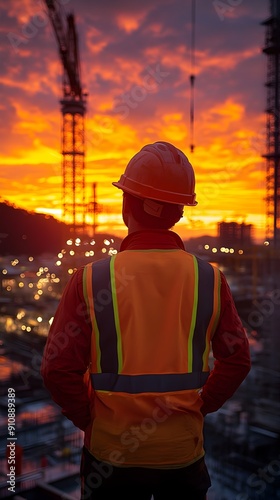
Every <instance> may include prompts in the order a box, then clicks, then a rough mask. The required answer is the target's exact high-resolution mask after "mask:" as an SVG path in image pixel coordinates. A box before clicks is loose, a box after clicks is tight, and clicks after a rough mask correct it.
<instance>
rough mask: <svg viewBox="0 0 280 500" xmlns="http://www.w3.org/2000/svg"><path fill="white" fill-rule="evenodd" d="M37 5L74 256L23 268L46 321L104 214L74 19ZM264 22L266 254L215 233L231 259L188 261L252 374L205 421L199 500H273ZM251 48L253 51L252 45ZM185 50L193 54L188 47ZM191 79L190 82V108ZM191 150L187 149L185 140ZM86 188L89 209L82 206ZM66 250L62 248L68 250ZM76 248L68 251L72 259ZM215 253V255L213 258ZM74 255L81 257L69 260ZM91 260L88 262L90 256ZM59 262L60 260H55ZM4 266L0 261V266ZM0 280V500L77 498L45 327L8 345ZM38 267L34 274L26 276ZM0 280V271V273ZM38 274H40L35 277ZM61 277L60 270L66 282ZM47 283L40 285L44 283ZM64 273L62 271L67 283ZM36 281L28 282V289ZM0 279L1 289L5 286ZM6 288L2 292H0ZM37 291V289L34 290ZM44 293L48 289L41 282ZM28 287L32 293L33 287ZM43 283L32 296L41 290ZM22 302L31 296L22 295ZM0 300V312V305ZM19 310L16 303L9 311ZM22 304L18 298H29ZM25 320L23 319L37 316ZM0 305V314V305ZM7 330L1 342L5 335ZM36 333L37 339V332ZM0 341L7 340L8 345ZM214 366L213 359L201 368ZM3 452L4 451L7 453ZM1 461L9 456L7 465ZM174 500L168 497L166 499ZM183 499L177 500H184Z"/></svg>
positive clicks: (276, 103)
mask: <svg viewBox="0 0 280 500" xmlns="http://www.w3.org/2000/svg"><path fill="white" fill-rule="evenodd" d="M45 6H46V9H47V12H48V16H49V22H50V24H51V26H52V30H53V34H54V36H55V39H56V44H57V48H58V54H57V57H58V58H59V59H60V63H61V67H62V73H63V78H62V95H61V99H60V110H59V109H58V113H59V112H60V113H61V118H62V127H61V178H62V203H61V204H62V210H63V220H64V222H65V223H67V224H68V225H69V226H70V227H71V233H72V235H73V237H72V241H71V243H69V248H70V247H71V251H73V249H74V250H75V252H76V255H75V263H74V264H73V265H72V264H69V262H70V259H71V257H70V254H69V256H68V262H67V267H66V263H65V267H63V265H62V266H61V269H58V268H57V267H55V266H54V262H51V261H46V262H39V261H38V262H35V261H34V262H32V263H30V262H29V263H25V264H26V265H28V266H29V270H30V275H32V277H33V278H34V284H35V280H37V281H38V277H39V278H40V279H42V280H43V278H46V279H50V277H49V276H51V277H52V289H50V288H49V289H48V292H47V293H46V294H45V303H44V307H45V308H48V310H49V311H50V314H49V316H51V315H53V314H54V311H55V307H56V306H57V303H58V300H59V297H60V296H61V291H62V287H63V286H64V284H65V281H64V280H65V278H64V279H63V272H64V271H65V270H66V269H68V268H70V267H71V272H74V271H75V269H76V268H77V266H78V265H79V264H81V263H83V262H84V255H85V254H84V246H83V244H84V243H85V244H86V245H87V251H88V252H90V251H91V250H92V247H91V246H90V245H91V242H92V241H93V239H94V238H95V237H96V234H97V232H98V216H99V214H100V213H101V212H102V211H103V212H104V211H105V212H106V210H107V211H108V212H110V208H109V207H106V206H102V205H101V204H99V202H98V197H97V194H98V184H97V183H96V182H94V183H93V184H92V185H91V186H90V187H89V186H87V180H86V147H85V129H86V111H87V101H88V99H90V96H89V95H88V94H87V92H86V91H85V90H84V86H83V83H82V78H81V61H80V53H79V44H78V39H79V36H78V30H77V27H76V22H75V16H74V14H73V13H71V14H67V16H66V18H65V17H64V11H62V10H61V9H60V5H59V3H58V2H56V1H54V0H45ZM269 12H270V15H269V17H268V18H267V19H264V20H263V23H262V26H263V43H262V46H261V47H260V49H261V50H262V53H263V54H262V55H263V58H264V61H265V64H266V74H264V86H265V89H266V90H265V91H266V102H264V103H263V107H264V113H265V117H266V129H265V136H266V151H265V154H264V155H263V161H264V162H265V172H266V173H265V178H264V179H263V183H265V186H266V198H265V203H266V244H265V245H263V246H258V245H255V246H254V245H252V244H251V236H250V231H251V227H250V225H246V224H243V223H242V224H235V223H231V224H230V225H227V224H226V223H221V224H220V225H219V237H220V239H221V241H224V240H223V238H224V239H225V241H228V247H229V248H230V247H232V248H233V251H232V252H231V250H229V248H227V250H228V251H223V252H222V253H221V252H219V253H218V252H217V253H216V254H215V253H213V252H212V253H211V255H209V248H206V245H205V246H204V247H200V248H197V251H196V253H197V255H198V256H199V257H201V258H203V259H205V260H209V261H211V262H215V263H216V264H217V265H218V266H220V267H221V268H222V269H223V270H224V272H225V275H226V277H227V279H228V282H229V284H230V286H231V289H232V293H233V297H234V300H235V303H236V308H237V310H238V313H239V315H240V317H241V318H242V321H243V324H244V327H245V329H246V332H247V334H248V338H249V342H250V348H251V357H252V369H251V371H250V373H249V375H248V377H247V378H246V379H245V381H244V382H243V383H242V385H241V386H240V388H239V389H238V390H237V392H236V393H235V394H234V396H233V397H232V398H231V399H230V400H229V401H227V402H226V404H225V405H224V406H223V407H222V408H221V409H220V410H218V411H217V412H215V413H213V414H209V415H207V416H206V418H205V450H206V463H207V467H208V469H209V473H210V476H211V480H212V486H211V488H210V489H209V492H208V496H207V499H208V500H268V499H269V500H277V499H280V335H279V333H280V326H279V325H280V1H279V0H270V1H269ZM260 44H261V41H260ZM192 50H193V51H195V45H194V41H193V47H192ZM194 82H195V75H194V73H193V72H191V74H190V85H191V90H192V92H191V96H192V97H191V99H193V98H194V97H193V96H194V94H193V86H194ZM193 126H194V103H193V101H192V100H191V103H190V129H192V127H193ZM190 147H191V148H192V149H194V139H193V137H191V145H190ZM86 187H87V188H89V191H90V192H91V197H90V199H86V192H88V190H87V189H86ZM238 239H240V242H242V245H243V247H244V248H245V250H244V254H243V250H242V254H241V251H240V253H239V255H238V253H237V249H238V248H241V246H240V247H236V248H234V244H235V242H236V241H237V240H238ZM71 245H72V246H71ZM74 247H75V248H74ZM223 248H224V247H223ZM79 251H81V256H80V257H79ZM117 251H118V248H117V245H115V243H114V241H113V240H104V241H102V242H100V248H99V253H98V252H97V253H96V254H95V258H100V257H101V256H102V255H105V254H106V255H107V254H109V255H113V254H114V253H116V252H117ZM92 255H93V254H90V253H89V255H88V256H92ZM58 259H59V260H60V261H63V251H61V256H60V257H58ZM7 262H8V261H7ZM1 266H2V268H3V269H7V270H8V271H7V272H6V275H4V276H3V278H0V281H1V279H2V283H1V292H2V295H3V307H5V309H3V310H2V311H1V314H2V317H3V321H2V323H1V324H0V356H1V357H2V360H3V365H2V366H3V372H2V373H1V375H2V379H1V381H0V469H1V473H0V498H7V499H14V500H37V499H38V498H40V499H41V500H59V499H61V500H75V499H76V500H77V499H78V498H80V496H79V495H80V476H79V471H80V453H81V447H82V445H83V433H82V431H80V430H79V429H77V428H75V427H74V425H73V424H72V423H71V422H70V421H68V420H67V419H65V418H64V417H62V415H61V413H60V411H59V408H58V407H57V406H56V405H55V404H54V403H53V402H52V401H51V400H50V397H49V395H48V393H47V391H46V390H45V389H44V387H43V383H42V380H41V378H40V376H39V371H40V361H41V359H42V352H43V348H44V345H45V341H46V334H47V327H48V326H49V325H47V324H46V325H42V324H41V325H40V328H41V329H42V331H43V326H44V327H45V330H44V331H43V335H40V334H38V325H37V326H36V328H37V330H36V328H35V327H34V328H33V329H31V331H30V330H26V328H25V331H24V334H25V335H24V336H23V335H21V336H19V335H17V330H18V329H19V328H20V329H21V330H24V329H23V328H22V325H23V316H24V314H25V313H24V314H23V313H22V314H23V316H22V318H21V317H20V313H19V310H18V308H17V305H16V304H17V303H20V304H21V310H24V305H23V304H24V302H25V301H26V302H27V295H24V294H23V291H22V290H20V291H18V292H17V293H18V294H21V295H20V296H19V295H18V296H15V297H16V298H14V300H13V301H10V302H9V299H8V298H7V297H8V292H7V287H13V286H15V289H16V288H17V289H18V287H17V286H16V285H17V284H18V283H19V282H22V281H23V280H24V278H23V277H22V276H21V275H20V274H17V273H16V271H15V270H14V271H13V269H11V266H10V268H9V267H8V263H6V267H4V266H5V264H3V265H2V264H1ZM36 266H37V267H36ZM1 271H2V269H1ZM38 272H39V273H41V275H40V274H38ZM68 272H69V271H68ZM48 273H49V275H48ZM69 274H70V272H69ZM36 276H37V278H36ZM5 280H6V281H5ZM8 281H9V282H8ZM37 281H36V283H37ZM48 285H49V282H48ZM34 286H35V285H34ZM44 286H45V285H44V283H43V281H42V289H43V287H44ZM29 292H30V290H29ZM4 299H5V301H4ZM17 299H18V302H17ZM28 300H29V297H28ZM38 304H39V300H38V301H37V304H36V305H33V306H32V305H31V306H30V303H29V309H32V307H33V309H34V311H35V313H34V317H35V316H36V318H37V317H40V316H41V315H42V310H43V306H42V305H41V309H40V308H39V305H38ZM1 305H2V304H1ZM9 328H10V331H9V330H8V329H9ZM42 331H41V332H39V333H42ZM7 332H9V333H8V334H7ZM21 333H22V332H21ZM212 361H213V360H212ZM7 387H13V388H15V391H16V395H17V410H16V411H17V441H16V444H15V441H13V440H11V443H12V444H13V447H10V449H9V451H8V454H7V435H6V434H7V426H6V419H5V415H6V414H5V412H6V391H7ZM12 444H11V446H12ZM9 453H10V455H9ZM15 456H16V458H17V460H16V463H17V469H16V471H15V473H14V475H11V476H9V487H7V460H8V458H9V457H10V459H11V458H13V457H15ZM173 498H174V499H176V491H174V494H172V496H170V499H171V500H172V499H173ZM186 498H187V496H186Z"/></svg>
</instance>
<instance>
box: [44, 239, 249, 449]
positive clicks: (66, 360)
mask: <svg viewBox="0 0 280 500" xmlns="http://www.w3.org/2000/svg"><path fill="white" fill-rule="evenodd" d="M152 248H153V249H155V248H157V249H178V248H179V249H184V245H183V242H182V241H181V239H180V238H179V236H178V235H177V234H176V233H174V232H172V231H141V232H140V231H139V232H135V233H132V234H130V235H129V236H127V237H126V238H125V239H124V240H123V242H122V245H121V248H120V251H123V250H139V249H141V250H143V249H147V250H148V249H152ZM220 300H221V311H220V319H219V323H218V325H217V327H216V331H215V334H214V336H213V339H212V351H213V357H214V359H215V362H214V367H213V369H212V371H211V373H210V376H209V377H208V380H207V382H206V383H205V385H204V386H203V388H202V392H201V398H202V401H203V404H202V407H201V412H202V413H203V415H206V414H207V413H210V412H213V411H216V410H217V409H219V408H220V407H221V406H222V405H223V404H224V402H225V401H226V400H227V399H229V398H230V397H231V396H232V395H233V394H234V392H235V391H236V390H237V388H238V387H239V386H240V384H241V383H242V381H243V380H244V378H245V377H246V375H247V374H248V372H249V370H250V366H251V363H250V352H249V344H248V339H247V336H246V333H245V330H244V328H243V326H242V323H241V320H240V318H239V316H238V313H237V311H236V308H235V305H234V301H233V298H232V295H231V292H230V289H229V286H228V284H227V281H226V279H225V276H224V275H223V274H222V273H221V297H220ZM91 334H92V328H91V321H90V317H89V316H88V312H87V306H86V303H85V299H84V292H83V268H81V269H79V270H78V271H77V272H76V273H75V274H74V275H73V276H72V277H71V279H70V280H69V282H68V284H67V286H66V288H65V291H64V293H63V296H62V299H61V301H60V303H59V306H58V309H57V312H56V314H55V318H54V321H53V323H52V325H51V328H50V332H49V336H48V339H47V343H46V347H45V351H44V356H43V362H42V369H41V373H42V376H43V379H44V383H45V386H46V387H47V389H48V390H49V391H50V393H51V396H52V398H53V400H54V401H55V402H56V403H57V404H58V405H59V406H60V407H61V408H62V413H63V414H64V415H65V416H66V417H67V418H69V419H70V420H72V422H73V423H74V424H75V425H76V426H77V427H79V428H80V429H82V430H86V428H88V427H89V426H90V425H91V412H92V405H93V398H94V394H93V391H92V387H91V384H90V383H89V380H88V378H87V377H88V372H87V368H88V365H89V362H90V352H91ZM89 439H90V438H89V435H88V433H86V435H85V445H86V446H87V447H88V448H90V444H89Z"/></svg>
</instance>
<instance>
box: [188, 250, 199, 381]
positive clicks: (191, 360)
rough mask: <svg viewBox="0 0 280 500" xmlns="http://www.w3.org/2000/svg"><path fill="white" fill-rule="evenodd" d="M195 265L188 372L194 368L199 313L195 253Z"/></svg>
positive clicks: (194, 259)
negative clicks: (194, 343) (194, 347)
mask: <svg viewBox="0 0 280 500" xmlns="http://www.w3.org/2000/svg"><path fill="white" fill-rule="evenodd" d="M192 257H193V265H194V269H193V271H194V297H193V310H192V320H191V325H190V331H189V339H188V372H192V368H193V334H194V328H195V324H196V315H197V303H198V263H197V260H196V257H195V256H194V255H193V256H192Z"/></svg>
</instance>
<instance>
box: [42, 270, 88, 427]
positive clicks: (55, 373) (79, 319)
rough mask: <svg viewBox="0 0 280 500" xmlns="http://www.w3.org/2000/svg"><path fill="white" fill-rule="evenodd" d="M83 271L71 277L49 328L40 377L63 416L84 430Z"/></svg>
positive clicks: (85, 347) (85, 339)
mask: <svg viewBox="0 0 280 500" xmlns="http://www.w3.org/2000/svg"><path fill="white" fill-rule="evenodd" d="M82 272H83V270H82V268H81V269H79V270H78V271H76V273H75V274H74V275H73V276H72V277H71V279H70V280H69V282H68V284H67V285H66V288H65V290H64V292H63V295H62V298H61V300H60V303H59V305H58V308H57V311H56V313H55V316H54V320H53V323H52V325H51V327H50V330H49V334H48V339H47V342H46V346H45V349H44V353H43V360H42V365H41V375H42V377H43V381H44V384H45V387H46V388H47V389H48V391H49V392H50V395H51V397H52V399H53V400H54V401H55V402H56V403H57V404H58V405H59V406H60V407H61V408H62V413H63V414H64V415H65V416H66V417H67V418H68V419H69V420H71V421H72V422H73V423H74V424H75V425H76V426H77V427H79V428H80V429H82V430H85V428H86V427H87V425H88V424H89V423H90V398H89V393H88V390H89V389H88V384H87V368H88V365H89V361H90V359H89V358H90V343H91V327H90V321H89V318H88V316H87V308H86V304H85V301H84V297H83V288H82Z"/></svg>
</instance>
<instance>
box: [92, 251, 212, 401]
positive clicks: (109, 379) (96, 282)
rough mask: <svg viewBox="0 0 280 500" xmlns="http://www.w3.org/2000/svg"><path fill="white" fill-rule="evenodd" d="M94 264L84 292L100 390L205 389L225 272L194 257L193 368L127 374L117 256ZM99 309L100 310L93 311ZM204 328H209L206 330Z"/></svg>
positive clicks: (190, 352) (96, 383) (95, 383)
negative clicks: (123, 370)
mask: <svg viewBox="0 0 280 500" xmlns="http://www.w3.org/2000/svg"><path fill="white" fill-rule="evenodd" d="M115 258H116V256H113V257H111V258H106V259H103V260H100V261H97V262H95V263H93V264H90V265H88V266H86V267H85V271H84V294H85V297H86V300H87V303H88V308H89V310H90V311H91V318H92V320H93V322H94V330H95V338H96V351H97V360H96V361H97V362H96V366H97V370H98V373H92V374H91V380H92V384H93V387H94V389H95V390H100V391H112V392H113V391H116V392H127V393H132V394H136V393H141V392H170V391H181V390H186V389H196V388H200V387H202V386H203V385H204V383H205V382H206V380H207V378H208V375H209V371H208V354H209V345H210V340H211V336H212V334H213V332H214V330H215V327H216V323H217V320H218V316H219V294H220V290H219V271H218V269H217V268H214V267H212V266H211V265H210V264H208V263H207V262H205V261H203V260H200V259H197V258H196V257H195V256H193V264H194V273H195V291H194V293H195V297H194V306H193V316H192V325H191V329H190V332H189V339H188V367H190V368H191V369H190V370H189V373H178V374H177V373H174V374H147V375H125V374H123V373H121V372H122V350H121V332H120V327H119V323H118V311H117V306H116V286H115V277H114V260H115ZM92 308H94V312H93V311H92V310H91V309H92ZM202 332H206V336H205V333H204V334H202Z"/></svg>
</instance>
